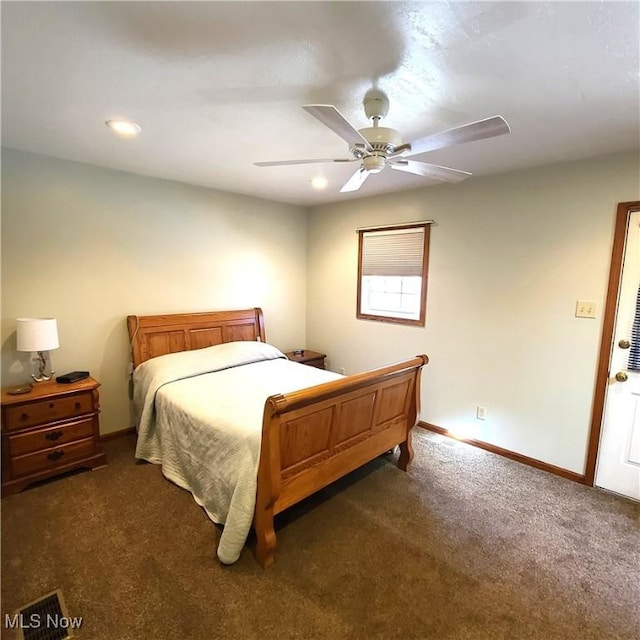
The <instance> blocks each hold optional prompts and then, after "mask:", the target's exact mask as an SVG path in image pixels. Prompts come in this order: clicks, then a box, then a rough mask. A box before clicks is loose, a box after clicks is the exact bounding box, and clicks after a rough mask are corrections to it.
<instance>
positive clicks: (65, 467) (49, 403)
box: [1, 378, 107, 496]
mask: <svg viewBox="0 0 640 640" xmlns="http://www.w3.org/2000/svg"><path fill="white" fill-rule="evenodd" d="M99 386H100V383H99V382H97V381H96V380H94V379H93V378H85V379H84V380H80V381H79V382H75V383H72V384H58V383H57V382H55V381H53V380H52V381H49V382H38V383H35V384H34V385H33V389H32V390H31V391H30V392H29V393H25V394H21V395H10V394H9V393H8V389H3V390H2V407H1V409H2V495H3V496H5V495H10V494H12V493H17V492H18V491H22V490H23V489H24V488H26V487H27V486H28V485H29V484H31V483H33V482H37V481H39V480H45V479H46V478H50V477H52V476H55V475H58V474H60V473H64V472H66V471H71V470H73V469H78V468H82V467H86V468H90V469H95V468H96V467H101V466H104V465H105V464H106V463H107V460H106V457H105V454H104V453H103V452H102V450H101V447H100V441H99V437H100V423H99V420H98V414H99V413H100V398H99V395H98V387H99Z"/></svg>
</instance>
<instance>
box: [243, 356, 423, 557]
mask: <svg viewBox="0 0 640 640" xmlns="http://www.w3.org/2000/svg"><path fill="white" fill-rule="evenodd" d="M428 361H429V359H428V358H427V356H425V355H420V356H417V357H415V358H413V359H412V360H407V361H405V362H399V363H397V364H394V365H389V366H387V367H382V368H380V369H375V370H373V371H367V372H365V373H361V374H357V375H353V376H348V377H346V378H343V379H341V380H336V381H333V382H328V383H325V384H322V385H318V386H315V387H310V388H308V389H302V390H301V391H296V392H293V393H288V394H284V395H276V396H271V397H270V398H268V399H267V402H266V404H265V409H264V416H263V422H262V446H261V450H260V465H259V469H258V488H257V495H256V510H255V515H254V529H255V533H256V538H257V543H256V550H255V552H256V558H257V560H258V563H259V564H260V565H261V566H262V567H265V568H266V567H268V566H270V565H271V564H273V562H274V560H275V549H276V535H275V530H274V527H273V518H274V516H275V515H276V514H277V513H280V512H281V511H284V510H285V509H287V508H288V507H290V506H292V505H293V504H296V503H297V502H299V501H300V500H302V499H304V498H306V497H307V496H309V495H311V494H312V493H314V492H316V491H318V490H319V489H321V488H322V487H325V486H327V485H328V484H330V483H332V482H333V481H335V480H337V479H338V478H341V477H342V476H344V475H346V474H347V473H350V472H351V471H353V470H354V469H357V468H358V467H360V466H362V465H363V464H365V463H367V462H369V461H370V460H373V459H374V458H375V457H377V456H379V455H380V454H382V453H384V452H385V451H388V450H389V449H392V448H393V447H395V446H396V445H400V457H399V460H398V466H399V467H400V468H401V469H402V470H404V471H406V470H407V467H408V466H409V464H410V462H411V459H412V458H413V449H412V446H411V430H412V429H413V427H414V426H415V424H416V422H417V419H418V413H419V397H420V372H421V369H422V367H423V366H424V365H425V364H427V362H428Z"/></svg>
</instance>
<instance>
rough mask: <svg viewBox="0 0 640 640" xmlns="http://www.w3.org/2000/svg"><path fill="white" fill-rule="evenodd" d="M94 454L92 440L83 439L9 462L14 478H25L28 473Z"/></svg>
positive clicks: (52, 467)
mask: <svg viewBox="0 0 640 640" xmlns="http://www.w3.org/2000/svg"><path fill="white" fill-rule="evenodd" d="M94 452H95V443H94V441H93V438H85V439H84V440H77V441H76V442H72V443H70V444H65V445H62V446H60V447H54V448H52V449H45V450H44V451H38V452H37V453H30V454H28V455H26V456H18V457H16V458H13V459H12V460H11V470H12V472H13V476H14V477H20V476H26V475H29V474H30V473H36V472H38V471H45V470H48V469H54V468H55V467H60V466H62V465H65V464H67V463H68V462H73V461H74V460H77V459H78V458H84V457H87V456H90V455H91V454H93V453H94Z"/></svg>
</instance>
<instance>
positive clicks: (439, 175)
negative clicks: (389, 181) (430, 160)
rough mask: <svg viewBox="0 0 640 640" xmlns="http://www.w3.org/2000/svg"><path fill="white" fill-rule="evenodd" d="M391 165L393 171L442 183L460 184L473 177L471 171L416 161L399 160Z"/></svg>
mask: <svg viewBox="0 0 640 640" xmlns="http://www.w3.org/2000/svg"><path fill="white" fill-rule="evenodd" d="M389 165H390V167H391V168H392V169H397V170H398V171H406V172H407V173H414V174H416V175H418V176H424V177H425V178H433V179H434V180H442V182H460V181H461V180H464V179H465V178H468V177H469V176H470V175H471V173H470V172H469V171H461V170H460V169H451V168H450V167H441V166H440V165H437V164H427V163H426V162H415V161H414V160H398V161H397V162H391V163H389Z"/></svg>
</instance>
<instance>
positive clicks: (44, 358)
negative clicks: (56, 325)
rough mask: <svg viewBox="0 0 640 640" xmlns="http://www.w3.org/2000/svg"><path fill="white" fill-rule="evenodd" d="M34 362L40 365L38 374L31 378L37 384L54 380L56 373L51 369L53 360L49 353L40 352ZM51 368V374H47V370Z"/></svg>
mask: <svg viewBox="0 0 640 640" xmlns="http://www.w3.org/2000/svg"><path fill="white" fill-rule="evenodd" d="M33 362H37V363H38V373H37V374H35V373H32V374H31V377H32V378H33V380H34V381H35V382H45V381H48V380H51V378H53V374H54V373H55V371H54V370H53V369H52V368H51V360H50V356H49V352H48V351H38V355H36V357H35V358H34V359H33ZM47 365H48V367H49V373H48V374H46V373H45V369H46V368H47Z"/></svg>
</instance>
